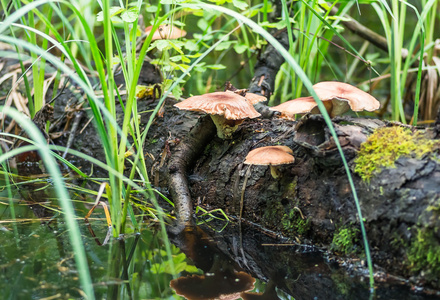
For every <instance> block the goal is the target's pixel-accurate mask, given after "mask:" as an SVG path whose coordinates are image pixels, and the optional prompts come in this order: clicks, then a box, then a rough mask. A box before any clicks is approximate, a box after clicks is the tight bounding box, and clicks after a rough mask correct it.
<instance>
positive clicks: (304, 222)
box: [281, 208, 310, 236]
mask: <svg viewBox="0 0 440 300" xmlns="http://www.w3.org/2000/svg"><path fill="white" fill-rule="evenodd" d="M302 217H303V216H302V214H301V212H300V211H299V209H298V208H294V209H292V210H291V211H290V212H289V213H288V214H285V215H284V216H283V217H282V218H281V226H282V230H283V232H285V233H286V234H288V235H289V236H292V235H295V236H298V235H303V234H305V233H306V232H307V231H308V230H309V228H310V223H309V219H303V218H302Z"/></svg>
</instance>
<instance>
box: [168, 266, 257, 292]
mask: <svg viewBox="0 0 440 300" xmlns="http://www.w3.org/2000/svg"><path fill="white" fill-rule="evenodd" d="M254 283H255V279H254V278H253V277H252V276H251V275H249V274H247V273H245V272H242V271H240V272H236V271H235V270H234V268H233V267H232V266H231V265H230V264H228V263H227V262H226V261H224V260H220V259H218V258H215V261H214V265H213V266H212V268H211V270H210V271H209V272H207V273H205V275H192V276H185V277H179V278H177V279H173V280H171V282H170V287H171V288H172V289H174V290H175V291H176V293H177V294H178V295H180V296H183V297H185V298H186V299H188V300H202V299H222V300H233V299H239V298H240V293H242V292H245V291H250V290H252V289H253V288H254Z"/></svg>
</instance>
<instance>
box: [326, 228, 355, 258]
mask: <svg viewBox="0 0 440 300" xmlns="http://www.w3.org/2000/svg"><path fill="white" fill-rule="evenodd" d="M359 232H360V231H359V229H358V228H353V227H351V226H343V227H341V228H339V230H338V231H337V232H335V234H334V235H333V241H332V244H331V246H330V249H331V250H332V251H335V252H339V253H342V254H350V253H354V252H356V251H357V248H358V247H357V245H358V242H359Z"/></svg>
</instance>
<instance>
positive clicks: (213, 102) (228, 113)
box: [174, 91, 260, 139]
mask: <svg viewBox="0 0 440 300" xmlns="http://www.w3.org/2000/svg"><path fill="white" fill-rule="evenodd" d="M174 106H176V107H178V108H179V109H183V110H191V111H201V112H205V113H207V114H209V115H211V118H212V120H213V122H214V124H215V126H216V128H217V135H218V137H219V138H221V139H230V138H232V134H233V133H234V132H235V131H236V130H237V128H238V125H240V124H241V123H243V121H244V119H246V118H251V119H253V118H256V117H259V116H260V113H258V112H257V111H256V110H255V108H254V107H253V106H252V104H250V103H249V101H247V100H246V99H245V98H244V97H242V96H240V95H238V94H235V93H233V92H229V91H228V92H215V93H209V94H204V95H200V96H193V97H190V98H188V99H186V100H183V101H182V102H179V103H177V104H175V105H174Z"/></svg>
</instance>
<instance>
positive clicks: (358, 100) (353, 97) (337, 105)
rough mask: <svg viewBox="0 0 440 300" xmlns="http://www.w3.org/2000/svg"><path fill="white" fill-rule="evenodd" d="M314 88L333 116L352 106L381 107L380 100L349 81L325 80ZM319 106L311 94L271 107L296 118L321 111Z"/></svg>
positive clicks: (288, 116) (364, 107)
mask: <svg viewBox="0 0 440 300" xmlns="http://www.w3.org/2000/svg"><path fill="white" fill-rule="evenodd" d="M313 89H314V90H315V92H316V94H317V95H318V97H319V99H321V101H322V102H323V104H324V106H325V108H326V110H327V112H328V114H329V115H330V117H332V118H333V117H334V116H337V115H341V114H343V113H345V112H347V111H348V110H350V108H351V110H352V111H363V110H366V111H374V110H376V109H378V108H379V107H380V102H379V101H378V100H377V99H376V98H374V97H373V96H371V95H370V94H368V93H366V92H364V91H362V90H360V89H358V88H357V87H355V86H352V85H350V84H348V83H343V82H338V81H323V82H319V83H317V84H315V85H314V86H313ZM317 106H318V104H317V103H316V102H315V100H314V99H313V97H311V96H310V97H302V98H297V99H294V100H290V101H286V102H284V103H282V104H280V105H277V106H274V107H271V108H269V109H270V110H273V111H278V112H281V117H282V118H286V119H290V120H294V119H295V118H294V116H295V114H303V113H308V112H310V113H312V114H316V113H319V109H318V107H317Z"/></svg>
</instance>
